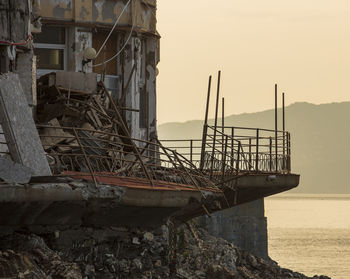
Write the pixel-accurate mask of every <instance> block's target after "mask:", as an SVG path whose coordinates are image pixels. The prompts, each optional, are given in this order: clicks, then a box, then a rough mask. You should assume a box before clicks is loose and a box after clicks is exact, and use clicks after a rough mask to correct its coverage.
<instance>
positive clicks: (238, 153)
mask: <svg viewBox="0 0 350 279" xmlns="http://www.w3.org/2000/svg"><path fill="white" fill-rule="evenodd" d="M240 152H241V141H239V142H238V147H237V161H236V174H237V175H238V173H239V163H240Z"/></svg>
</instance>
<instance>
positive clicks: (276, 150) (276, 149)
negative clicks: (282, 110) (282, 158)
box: [275, 84, 278, 172]
mask: <svg viewBox="0 0 350 279" xmlns="http://www.w3.org/2000/svg"><path fill="white" fill-rule="evenodd" d="M277 129H278V127H277V84H275V153H276V154H275V156H276V158H275V161H276V172H277V171H278V164H277V163H278V158H277V154H278V148H277V145H278V143H277Z"/></svg>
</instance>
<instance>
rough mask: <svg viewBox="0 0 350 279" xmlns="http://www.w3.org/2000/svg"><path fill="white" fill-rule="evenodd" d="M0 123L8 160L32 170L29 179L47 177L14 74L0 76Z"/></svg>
mask: <svg viewBox="0 0 350 279" xmlns="http://www.w3.org/2000/svg"><path fill="white" fill-rule="evenodd" d="M0 121H1V123H0V124H1V125H2V128H3V131H4V135H5V138H6V141H7V143H8V148H9V151H10V153H11V157H12V159H13V160H14V161H15V162H17V163H20V164H22V165H24V166H26V167H28V168H30V169H32V175H33V176H42V175H51V170H50V167H49V164H48V162H47V159H46V155H45V152H44V149H43V147H42V145H41V141H40V138H39V134H38V131H37V129H36V126H35V123H34V120H33V117H32V113H31V110H30V108H29V106H28V103H27V100H26V97H25V95H24V93H23V89H22V86H21V83H20V80H19V78H18V75H17V74H13V73H8V74H4V75H0Z"/></svg>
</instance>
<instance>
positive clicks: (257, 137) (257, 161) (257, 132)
mask: <svg viewBox="0 0 350 279" xmlns="http://www.w3.org/2000/svg"><path fill="white" fill-rule="evenodd" d="M255 151H256V154H255V171H256V172H258V171H259V129H256V150H255Z"/></svg>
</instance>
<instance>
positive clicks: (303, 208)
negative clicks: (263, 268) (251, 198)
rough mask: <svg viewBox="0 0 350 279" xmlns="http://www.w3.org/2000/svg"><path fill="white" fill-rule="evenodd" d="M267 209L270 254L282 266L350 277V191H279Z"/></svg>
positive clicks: (334, 277)
mask: <svg viewBox="0 0 350 279" xmlns="http://www.w3.org/2000/svg"><path fill="white" fill-rule="evenodd" d="M265 209H266V212H265V215H266V216H267V218H268V219H267V221H268V230H269V254H270V257H271V258H272V259H274V260H275V261H277V262H278V263H279V264H280V266H282V267H286V268H289V269H292V270H294V271H298V272H301V273H304V274H306V275H308V276H313V275H316V274H318V275H321V274H323V275H327V276H330V277H331V278H332V279H349V278H350V195H298V194H295V195H291V194H289V195H288V194H286V195H279V196H275V197H271V198H267V199H266V200H265Z"/></svg>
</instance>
